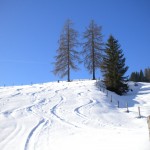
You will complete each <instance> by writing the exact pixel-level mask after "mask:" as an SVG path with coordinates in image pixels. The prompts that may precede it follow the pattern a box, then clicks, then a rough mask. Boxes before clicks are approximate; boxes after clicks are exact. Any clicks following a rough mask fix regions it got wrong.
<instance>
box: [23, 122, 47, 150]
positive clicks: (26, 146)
mask: <svg viewBox="0 0 150 150" xmlns="http://www.w3.org/2000/svg"><path fill="white" fill-rule="evenodd" d="M44 122H45V119H42V120H40V121H39V123H38V124H37V125H36V126H35V127H34V128H33V129H32V130H31V132H30V133H29V135H28V137H27V140H26V143H25V147H24V150H28V147H29V143H30V139H31V138H32V136H33V134H34V132H35V131H36V130H37V128H38V127H39V126H40V125H41V124H43V123H44Z"/></svg>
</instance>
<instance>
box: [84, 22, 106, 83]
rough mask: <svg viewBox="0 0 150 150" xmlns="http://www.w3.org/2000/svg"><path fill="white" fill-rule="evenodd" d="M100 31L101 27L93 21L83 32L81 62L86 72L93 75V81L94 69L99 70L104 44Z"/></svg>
mask: <svg viewBox="0 0 150 150" xmlns="http://www.w3.org/2000/svg"><path fill="white" fill-rule="evenodd" d="M101 30H102V27H101V26H98V25H97V24H96V23H95V22H94V20H92V21H91V22H90V25H89V27H88V28H87V29H86V31H85V32H84V39H85V41H86V42H85V43H83V51H82V53H83V55H84V59H83V62H84V65H85V67H86V68H87V69H88V71H89V72H90V73H91V74H93V80H95V79H96V78H95V74H96V69H97V68H100V63H101V60H102V52H103V46H104V43H103V41H102V38H103V35H102V33H101Z"/></svg>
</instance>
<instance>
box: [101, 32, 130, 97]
mask: <svg viewBox="0 0 150 150" xmlns="http://www.w3.org/2000/svg"><path fill="white" fill-rule="evenodd" d="M101 69H102V72H103V76H104V83H105V85H106V87H107V89H108V90H111V91H114V92H116V93H117V94H119V95H122V94H124V93H126V92H127V91H128V85H127V83H126V81H127V77H125V76H124V75H125V73H126V71H127V70H128V67H127V66H125V58H124V55H123V53H122V50H121V49H120V45H119V44H118V41H117V40H116V39H115V38H114V37H113V36H112V35H111V36H110V37H109V39H108V41H107V43H106V49H105V56H104V58H103V62H102V65H101Z"/></svg>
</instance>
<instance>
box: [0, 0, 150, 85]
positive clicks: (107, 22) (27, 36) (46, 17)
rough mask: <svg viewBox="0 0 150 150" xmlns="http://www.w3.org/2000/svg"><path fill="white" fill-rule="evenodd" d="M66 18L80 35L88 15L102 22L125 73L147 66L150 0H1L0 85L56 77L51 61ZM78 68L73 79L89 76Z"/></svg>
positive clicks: (87, 22) (149, 37)
mask: <svg viewBox="0 0 150 150" xmlns="http://www.w3.org/2000/svg"><path fill="white" fill-rule="evenodd" d="M67 19H71V20H72V21H73V22H74V28H75V29H76V30H78V31H79V33H80V35H81V36H80V39H82V33H83V32H84V30H85V28H86V26H88V25H89V22H90V20H91V19H94V20H95V22H96V23H97V24H98V25H101V26H102V32H103V35H104V42H106V41H107V39H108V37H109V35H110V34H112V35H114V37H115V38H117V39H118V40H119V43H120V44H121V48H122V49H123V52H124V54H125V57H126V65H128V66H129V70H128V72H127V75H129V74H130V73H131V72H132V71H138V70H140V69H144V68H146V67H150V0H0V85H3V84H6V85H12V84H30V83H31V82H33V83H42V82H49V81H55V80H58V79H59V78H58V77H57V76H54V75H53V74H52V72H51V71H52V70H53V67H54V66H53V65H52V62H54V56H55V55H56V49H57V48H58V39H59V36H60V33H61V31H62V28H63V25H64V23H65V21H66V20H67ZM79 50H80V49H79ZM80 68H81V70H80V71H78V72H76V73H74V72H72V74H71V78H72V79H77V78H91V75H89V74H88V72H87V71H86V70H85V69H84V68H83V66H80ZM99 76H101V73H100V72H98V73H97V77H99ZM64 80H65V78H64Z"/></svg>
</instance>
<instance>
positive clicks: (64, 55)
mask: <svg viewBox="0 0 150 150" xmlns="http://www.w3.org/2000/svg"><path fill="white" fill-rule="evenodd" d="M72 26H73V23H72V21H71V20H67V21H66V23H65V25H64V28H63V31H62V33H61V35H60V40H59V48H58V49H57V56H55V60H56V62H55V63H54V64H55V68H54V71H53V72H54V74H55V75H58V76H60V77H61V78H63V77H64V76H67V80H68V82H70V69H73V70H78V67H77V65H76V63H77V62H79V53H78V51H77V50H75V48H76V47H77V46H78V40H77V37H78V32H77V31H76V30H74V29H73V27H72Z"/></svg>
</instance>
